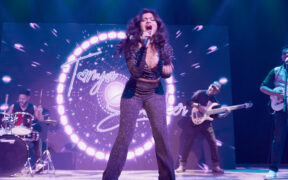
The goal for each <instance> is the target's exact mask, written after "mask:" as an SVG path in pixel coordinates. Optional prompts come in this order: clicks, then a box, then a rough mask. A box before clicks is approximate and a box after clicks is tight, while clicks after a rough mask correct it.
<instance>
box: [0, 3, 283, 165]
mask: <svg viewBox="0 0 288 180" xmlns="http://www.w3.org/2000/svg"><path fill="white" fill-rule="evenodd" d="M144 7H147V8H153V9H155V10H156V11H157V12H158V13H159V14H160V16H161V17H162V18H163V20H164V21H165V23H167V24H169V25H180V26H179V28H176V27H177V26H171V27H170V29H169V31H170V34H171V35H170V39H171V43H173V44H174V43H176V42H175V41H174V40H176V41H179V42H180V40H179V39H176V38H175V37H176V34H175V33H176V32H177V31H178V30H179V29H180V30H181V31H183V32H184V30H185V32H186V31H187V32H193V33H191V36H190V35H189V36H188V35H187V33H184V35H185V39H186V38H188V37H191V39H189V42H185V41H183V42H181V43H183V45H184V46H183V45H182V46H179V47H178V46H177V44H175V45H176V46H174V48H175V49H176V59H175V68H176V72H175V79H176V80H177V83H175V86H176V97H177V91H179V92H184V96H183V97H182V96H180V97H177V98H176V102H175V104H178V103H179V102H184V100H185V99H186V98H188V97H189V96H190V95H191V94H190V93H192V91H194V90H195V89H196V88H205V87H206V86H207V84H208V83H210V82H211V81H213V80H215V79H218V78H220V76H225V77H227V78H228V83H227V85H225V86H224V88H223V90H224V91H226V92H222V94H221V95H219V100H221V101H223V103H227V104H232V103H233V104H240V103H243V102H246V101H249V100H251V101H252V102H253V103H254V106H253V108H252V109H250V110H247V111H242V110H241V111H235V112H234V113H233V119H232V116H229V118H227V119H225V120H220V121H218V122H217V123H216V122H215V126H216V127H215V128H216V129H217V136H218V137H219V139H220V140H221V138H222V137H221V132H222V131H223V130H222V129H218V127H217V126H218V124H222V123H225V125H226V123H231V124H229V127H231V128H232V126H234V135H235V138H234V140H235V153H236V154H235V155H236V164H237V165H238V166H240V165H242V164H245V165H253V164H257V165H259V164H261V165H263V164H264V165H265V164H267V162H268V158H269V152H270V143H271V137H272V117H271V116H270V115H269V114H268V113H267V111H266V109H267V108H266V104H267V101H268V97H266V96H265V95H263V94H261V93H260V91H259V86H260V84H261V82H262V80H263V79H264V77H265V76H266V75H267V73H268V72H269V71H270V69H272V68H273V67H275V66H277V65H279V64H280V55H281V48H282V47H283V46H284V45H287V44H288V42H287V40H288V39H287V32H288V19H287V17H288V14H287V12H288V11H287V7H288V2H287V1H286V0H278V1H266V0H183V1H176V0H149V1H130V0H122V1H121V0H109V1H94V0H90V1H85V2H83V1H80V0H79V1H78V0H76V1H65V0H63V1H57V0H52V1H40V0H39V1H29V0H2V1H0V12H1V13H0V21H1V26H2V28H0V36H1V37H2V38H1V39H2V41H1V47H0V48H1V59H0V62H1V66H0V68H1V78H2V75H4V74H10V72H13V73H11V74H10V75H11V76H12V78H13V79H12V81H11V83H10V84H4V83H3V82H1V84H0V86H1V90H0V91H1V94H0V95H1V97H0V100H1V102H3V101H4V98H5V97H4V96H5V93H7V92H8V93H9V94H10V98H9V103H12V102H13V101H14V100H15V98H16V97H15V96H16V92H17V89H18V88H19V86H18V85H22V86H27V87H29V88H31V89H32V91H33V94H34V95H33V98H32V102H34V103H36V104H37V102H38V101H39V98H38V97H39V89H40V87H37V86H43V87H45V88H43V89H44V90H45V93H44V99H43V105H45V106H47V107H49V108H51V113H52V114H53V115H51V116H52V118H55V119H57V118H58V115H57V111H56V100H55V98H56V97H55V96H56V90H55V89H56V85H57V79H58V76H59V73H60V68H59V66H60V65H61V64H62V63H64V62H65V59H66V58H67V55H68V54H69V53H71V52H72V50H73V49H74V48H75V47H76V43H79V44H80V43H82V42H83V40H84V39H86V38H88V35H87V34H88V33H89V34H90V35H92V34H97V32H96V31H97V28H99V27H97V28H96V25H95V24H126V23H127V21H128V20H129V19H130V18H132V17H134V16H135V15H136V14H137V13H139V12H140V10H141V9H142V8H144ZM30 22H36V23H38V24H41V26H40V27H41V28H40V29H39V30H35V29H32V28H31V27H29V26H27V23H30ZM19 23H23V24H22V25H21V24H19ZM49 23H50V24H49ZM51 23H52V24H53V27H51V26H50V25H52V24H51ZM67 23H73V24H67ZM25 24H26V25H25ZM77 24H78V25H77ZM81 24H82V25H81ZM84 24H91V25H87V26H86V25H85V28H83V27H84ZM9 25H11V26H12V25H13V26H19V27H20V26H21V28H18V29H16V28H13V29H12V30H13V31H11V32H10V31H9V32H6V33H5V28H8V27H9ZM183 25H185V26H187V27H185V26H183ZM196 25H204V28H203V30H202V31H200V33H204V32H205V35H203V36H198V34H197V33H196V31H192V30H193V28H195V27H196ZM64 26H66V28H68V26H75V27H74V28H72V29H73V30H69V31H68V29H66V31H65V33H63V32H61V31H62V29H61V28H65V27H64ZM89 26H90V27H91V28H92V31H91V30H88V27H89ZM213 26H217V27H215V28H216V29H217V28H220V29H221V30H220V32H221V33H224V35H223V34H219V35H218V34H216V31H215V29H214V27H213ZM22 27H24V28H23V29H22ZM44 27H46V28H48V29H45V28H44ZM59 27H61V28H59ZM121 27H122V26H121ZM180 27H181V28H180ZM205 27H207V28H206V29H205ZM224 27H225V28H224ZM53 28H55V29H56V30H57V35H58V36H57V37H56V36H55V35H53V32H52V31H53ZM77 28H80V29H77ZM82 28H83V29H87V32H84V33H83V32H82V30H83V29H82ZM94 28H96V29H94ZM119 28H120V27H119ZM173 28H176V30H175V29H173ZM186 28H188V29H189V28H190V29H189V30H186ZM210 28H212V29H210ZM223 28H224V29H223ZM25 29H26V30H27V31H31V33H30V34H29V33H28V32H27V31H26V30H25ZM208 29H209V31H206V30H208ZM6 30H8V29H6ZM210 30H211V31H210ZM43 31H46V33H44V32H43ZM101 31H102V30H101ZM226 31H228V37H227V36H226V35H227V34H226V33H227V32H226ZM13 32H14V33H15V39H14V37H13V35H12V33H13ZM39 32H41V33H42V32H43V34H41V35H40V34H39ZM73 32H78V35H75V34H73ZM208 32H210V33H211V34H210V33H208ZM220 32H219V33H220ZM9 33H11V34H10V39H9V40H10V41H11V42H9V41H8V40H6V41H7V42H3V41H5V38H8V34H9ZM21 33H24V34H23V35H21ZM26 33H28V35H29V36H27V37H26V36H25V35H27V34H26ZM54 33H56V32H54ZM194 33H196V34H197V35H196V34H195V35H193V34H194ZM16 35H17V36H18V37H17V38H16ZM42 35H43V36H42ZM84 36H86V38H85V37H84ZM183 37H184V36H183ZM18 38H20V39H23V41H24V40H25V41H26V43H25V44H23V45H24V50H25V52H21V51H18V50H15V48H13V43H19V44H21V43H22V42H17V40H18ZM28 38H30V39H31V43H30V41H29V39H28ZM66 38H68V39H71V40H73V41H71V44H68V43H67V42H66ZM77 38H78V39H77ZM179 38H181V36H180V37H179ZM61 39H62V40H61ZM228 39H229V40H228ZM13 40H15V41H14V42H13ZM55 40H56V41H55ZM212 40H217V43H219V44H214V42H212ZM220 40H223V41H220ZM34 41H36V42H37V43H36V44H33V43H32V42H34ZM45 42H46V43H47V44H48V46H46V45H45V44H43V43H45ZM55 42H61V43H57V44H56V43H55ZM186 43H189V45H190V46H189V48H190V47H191V48H192V47H193V46H192V45H194V47H193V49H191V50H192V53H191V55H197V59H193V58H191V59H189V58H190V56H189V55H188V54H187V51H186V50H188V49H187V48H184V47H185V44H186ZM201 43H203V44H201ZM206 43H207V44H206ZM227 43H228V44H227ZM226 44H227V46H225V45H226ZM212 45H217V46H218V47H219V49H218V51H216V52H214V53H212V54H209V55H207V54H206V50H207V48H208V47H209V46H212ZM53 46H55V47H53ZM7 49H8V50H9V51H12V50H13V51H15V52H14V53H12V52H10V55H11V56H10V55H9V59H3V58H2V57H3V56H5V53H3V52H5V51H7ZM40 49H43V51H44V52H41V51H40ZM52 49H54V50H55V49H56V51H52V52H51V50H52ZM177 49H178V50H177ZM189 50H190V49H189ZM177 51H179V52H181V53H180V54H177ZM188 52H189V51H188ZM224 52H225V54H222V53H224ZM33 53H36V54H37V55H36V54H33ZM228 54H230V58H229V57H228ZM58 55H59V56H58ZM203 55H204V56H203ZM181 56H184V57H181ZM12 57H14V58H12ZM18 57H21V58H23V59H22V60H21V61H20V60H18ZM24 57H26V58H24ZM57 57H58V59H57ZM191 57H192V56H191ZM182 58H183V59H182ZM206 58H207V59H206ZM210 58H211V59H210ZM222 58H223V59H222ZM200 59H201V61H200ZM198 60H199V61H200V68H198V69H195V68H192V67H191V65H192V64H193V63H197V62H198ZM210 60H212V61H210ZM215 60H216V61H215ZM229 60H230V62H229ZM33 61H35V62H40V61H41V63H40V65H37V63H36V64H35V63H34V65H35V66H36V67H34V66H31V64H33ZM224 61H225V62H226V61H227V62H226V63H225V64H223V63H222V62H224ZM14 62H17V64H14ZM179 62H181V63H179ZM184 62H186V63H187V64H185V63H184ZM204 62H210V63H212V64H206V65H205V63H204ZM216 62H217V63H216ZM220 62H221V63H220ZM213 63H216V64H213ZM4 64H5V65H4ZM3 66H4V67H3ZM226 66H227V67H226ZM8 67H11V68H12V67H14V69H13V70H12V69H11V71H10V70H9V68H8ZM212 67H213V68H215V69H217V71H215V72H216V74H215V75H214V74H213V75H212V74H211V76H209V75H207V73H208V72H210V70H211V68H212ZM218 68H219V69H220V70H222V68H223V69H225V71H218ZM187 69H188V70H189V71H188V70H187ZM229 69H230V70H229ZM8 70H9V72H7V71H8ZM4 72H5V73H4ZM21 72H23V73H21ZM229 72H231V78H230V77H229ZM17 73H21V76H19V75H17V76H16V74H17ZM26 73H28V74H33V73H34V74H37V76H30V79H29V80H30V81H26V76H25V74H26ZM194 73H196V74H194ZM198 73H199V74H205V76H204V77H203V78H204V80H203V81H200V80H199V81H198V80H196V79H193V78H194V77H195V78H196V77H198V76H199V74H198ZM14 74H15V75H14ZM186 78H187V79H189V80H192V79H193V81H194V80H195V82H196V81H197V82H199V83H197V84H192V83H191V85H189V84H188V83H187V82H185V84H184V82H181V80H182V81H183V80H185V79H186ZM16 81H17V82H16ZM24 82H25V83H27V84H24ZM189 82H190V81H189ZM181 83H182V85H181ZM52 84H54V85H52ZM52 86H53V87H52ZM46 87H47V89H46ZM48 87H49V88H48ZM231 88H232V99H231V96H230V95H229V94H227V93H229V92H230V89H231ZM48 91H49V92H48ZM37 95H38V97H37ZM76 95H77V94H76ZM226 95H227V96H226ZM51 99H52V100H51ZM231 100H232V101H231ZM95 102H96V101H95ZM77 105H78V104H77ZM179 118H180V117H178V116H175V117H173V120H172V121H171V125H170V126H169V129H170V134H171V142H175V144H172V146H173V153H174V155H176V149H177V148H176V147H175V146H177V142H178V139H177V137H178V136H179V129H177V127H176V122H177V120H179ZM58 120H59V119H58ZM233 124H234V125H233ZM230 125H231V126H230ZM57 128H58V129H57ZM229 131H232V129H230V130H229ZM224 132H225V131H224ZM58 133H60V134H58ZM61 133H62V134H61ZM50 136H52V138H58V139H60V138H61V140H59V141H58V142H59V143H60V144H61V143H62V144H61V145H60V146H55V147H54V149H55V151H57V152H61V151H64V150H65V149H62V148H60V147H64V146H65V144H66V143H67V142H70V140H69V139H68V138H67V136H66V135H65V134H64V130H63V128H62V127H61V126H60V127H54V131H52V132H51V134H50ZM231 138H232V139H233V137H231ZM224 142H225V141H224ZM232 144H233V140H231V145H232ZM174 145H175V146H174ZM67 148H68V149H69V148H70V149H71V147H69V146H67ZM72 149H73V146H72ZM220 149H222V148H220ZM73 150H75V149H73ZM150 152H152V151H150ZM146 154H150V153H145V155H146ZM287 155H288V153H287V151H285V154H284V158H283V162H284V163H287V157H288V156H287ZM66 156H67V158H68V156H69V155H67V154H66ZM79 156H80V157H81V158H80V159H81V161H83V164H86V162H85V163H84V161H85V159H86V161H90V160H88V159H91V157H88V156H86V155H85V154H83V153H79ZM60 157H63V156H60ZM142 157H143V156H142ZM150 157H151V158H154V156H153V155H151V156H150ZM191 157H193V155H192V156H191ZM220 157H221V158H225V155H223V154H222V153H221V152H220ZM151 158H149V159H151ZM175 158H176V157H175ZM138 159H139V158H138ZM232 159H234V158H232ZM221 160H222V162H225V161H223V159H221ZM137 161H138V160H137ZM152 161H154V160H152ZM201 161H203V159H201V160H200V162H201ZM190 162H191V163H192V161H190ZM231 162H232V163H233V162H234V160H232V161H231ZM100 164H102V163H100ZM129 164H132V165H133V163H127V166H126V167H128V168H130V167H131V166H132V165H131V166H130V165H129ZM146 166H149V168H150V167H153V166H154V167H153V168H155V163H150V164H149V162H148V163H147V164H146ZM191 166H192V165H191ZM79 167H83V165H79ZM95 167H96V166H95ZM99 167H101V168H102V167H103V165H99Z"/></svg>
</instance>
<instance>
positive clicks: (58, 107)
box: [0, 23, 235, 169]
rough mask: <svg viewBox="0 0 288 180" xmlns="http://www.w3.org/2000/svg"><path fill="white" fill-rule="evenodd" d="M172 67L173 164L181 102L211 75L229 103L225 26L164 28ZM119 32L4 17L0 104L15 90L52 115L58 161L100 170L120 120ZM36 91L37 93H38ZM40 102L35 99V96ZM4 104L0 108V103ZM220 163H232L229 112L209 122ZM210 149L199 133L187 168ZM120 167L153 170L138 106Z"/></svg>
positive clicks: (198, 164)
mask: <svg viewBox="0 0 288 180" xmlns="http://www.w3.org/2000/svg"><path fill="white" fill-rule="evenodd" d="M168 31H169V37H170V43H171V45H172V46H173V48H174V54H175V58H174V59H173V63H174V66H175V71H174V74H173V76H172V77H171V78H169V79H167V80H163V83H164V84H165V85H166V88H165V91H166V100H167V120H168V126H169V135H170V143H171V148H172V153H173V156H174V159H175V164H177V161H176V160H177V152H178V144H179V136H180V132H181V129H180V128H179V127H178V125H177V122H178V121H179V120H180V119H181V118H182V117H183V116H184V115H185V114H186V113H187V111H186V110H187V107H185V103H186V101H187V100H188V99H189V98H190V96H191V95H192V94H193V92H194V91H196V90H198V89H205V88H207V87H208V86H209V84H210V83H212V82H213V81H214V80H221V81H222V82H223V83H225V82H227V83H226V84H225V85H224V86H223V88H222V92H221V93H220V94H219V95H218V96H217V99H218V100H219V101H220V102H221V103H224V104H227V105H230V104H231V83H230V64H229V40H228V32H227V29H226V28H225V27H221V26H204V27H203V26H168ZM122 38H125V25H94V24H44V23H30V24H28V23H27V24H20V23H5V24H3V30H2V41H1V56H0V58H1V59H0V76H1V89H0V102H1V104H4V103H5V95H9V98H8V104H9V105H10V104H12V103H14V102H16V101H17V93H18V91H19V89H21V88H28V89H30V90H31V93H32V96H31V102H32V103H33V104H35V105H39V103H41V104H42V106H43V107H44V108H46V109H48V110H49V112H50V118H51V119H54V120H57V121H58V122H59V123H58V124H57V125H52V126H50V127H49V130H48V137H49V148H50V150H51V151H52V153H53V157H54V162H55V164H56V167H59V168H72V169H74V168H75V169H104V167H105V165H106V161H107V158H108V156H109V152H110V149H111V147H112V145H113V142H114V140H115V137H116V135H117V131H118V125H119V104H120V103H119V102H120V98H121V93H122V91H123V88H124V86H125V82H126V81H127V80H128V78H129V72H128V69H127V67H126V64H125V60H124V58H123V56H120V57H114V53H115V50H116V46H117V44H118V43H119V41H120V40H121V39H122ZM41 92H42V99H41V100H40V94H41ZM40 101H41V102H40ZM2 107H3V106H2ZM214 128H215V133H216V137H217V139H218V145H219V156H220V161H221V164H222V165H223V166H224V168H232V167H234V163H235V158H234V150H235V148H234V135H233V119H232V115H230V116H229V117H227V118H225V119H219V120H216V121H215V122H214ZM210 163H211V162H210V152H209V148H208V145H207V143H206V141H205V140H203V137H201V136H199V137H198V138H197V140H196V141H195V144H194V146H193V152H192V153H191V155H190V158H189V167H191V168H205V167H206V164H208V165H210ZM125 168H126V169H156V168H157V166H156V158H155V153H154V141H153V138H152V133H151V128H150V125H149V121H148V119H147V116H146V113H145V111H144V110H142V111H140V112H139V116H138V118H137V125H136V129H135V134H134V138H133V140H132V142H131V145H130V147H129V153H128V159H127V163H126V166H125Z"/></svg>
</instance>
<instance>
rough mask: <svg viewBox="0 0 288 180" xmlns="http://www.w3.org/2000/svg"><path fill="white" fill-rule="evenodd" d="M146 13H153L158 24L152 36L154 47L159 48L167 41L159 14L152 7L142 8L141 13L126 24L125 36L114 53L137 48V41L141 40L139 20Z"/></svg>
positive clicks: (165, 30) (164, 27)
mask: <svg viewBox="0 0 288 180" xmlns="http://www.w3.org/2000/svg"><path fill="white" fill-rule="evenodd" d="M146 13H151V14H153V16H154V18H155V20H156V22H157V26H158V28H157V31H156V32H155V34H154V35H153V36H152V40H151V45H152V46H153V47H154V48H156V49H160V48H161V47H163V46H164V44H165V43H166V42H167V41H168V35H167V29H166V26H165V24H164V22H163V21H162V19H161V18H160V16H159V15H158V14H157V13H156V12H155V11H154V10H152V9H143V10H142V11H141V13H140V14H138V15H137V16H136V17H134V18H133V19H132V20H131V21H130V23H129V24H128V25H127V32H126V37H127V38H126V39H123V40H122V41H121V42H120V43H119V45H118V50H117V52H116V54H118V55H119V54H120V53H122V52H123V51H125V52H127V51H134V50H135V49H137V48H138V43H139V42H141V39H140V37H141V35H142V31H141V28H140V22H141V20H142V15H143V14H146Z"/></svg>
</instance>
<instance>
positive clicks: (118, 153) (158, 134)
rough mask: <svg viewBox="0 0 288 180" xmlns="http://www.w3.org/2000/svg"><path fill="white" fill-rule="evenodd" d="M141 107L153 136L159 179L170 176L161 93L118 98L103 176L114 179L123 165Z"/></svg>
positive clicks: (164, 107)
mask: <svg viewBox="0 0 288 180" xmlns="http://www.w3.org/2000/svg"><path fill="white" fill-rule="evenodd" d="M142 108H144V109H145V110H146V112H147V116H148V118H149V121H150V124H151V127H152V134H153V137H154V140H155V148H156V157H157V164H158V170H159V180H174V179H175V174H174V167H173V159H172V156H171V153H170V149H169V143H168V133H167V124H166V104H165V96H164V95H158V94H155V93H150V94H148V95H139V94H138V95H137V93H136V95H134V96H133V97H132V98H122V99H121V104H120V127H119V132H118V135H117V138H116V141H115V143H114V145H113V148H112V150H111V153H110V157H109V161H108V164H107V167H106V170H105V171H104V174H103V180H117V179H118V178H119V176H120V174H121V171H122V169H123V167H124V164H125V161H126V157H127V153H128V146H129V144H130V142H131V140H132V138H133V133H134V130H135V125H136V119H137V117H138V114H139V111H140V110H141V109H142Z"/></svg>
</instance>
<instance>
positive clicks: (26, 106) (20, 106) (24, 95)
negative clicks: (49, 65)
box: [8, 89, 44, 165]
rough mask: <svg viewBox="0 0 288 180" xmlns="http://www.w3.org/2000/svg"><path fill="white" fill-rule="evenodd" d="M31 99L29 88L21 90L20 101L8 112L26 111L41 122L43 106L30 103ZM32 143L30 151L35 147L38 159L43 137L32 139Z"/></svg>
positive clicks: (36, 158)
mask: <svg viewBox="0 0 288 180" xmlns="http://www.w3.org/2000/svg"><path fill="white" fill-rule="evenodd" d="M29 100H30V91H29V90H28V89H22V90H20V91H19V94H18V102H17V103H15V104H12V105H11V106H10V108H9V111H8V113H9V114H12V113H16V112H25V113H29V114H31V115H33V116H34V117H35V118H36V119H38V120H39V121H40V122H41V121H44V117H43V115H42V112H43V108H42V107H41V105H40V106H38V107H36V106H35V105H33V104H31V103H29ZM31 123H32V122H31ZM31 143H32V144H33V145H34V148H33V147H32V145H31ZM31 143H30V144H29V151H30V152H31V151H32V150H33V149H34V154H35V160H38V159H39V158H40V157H41V155H42V142H41V138H38V139H37V140H35V141H32V142H31ZM30 154H31V153H30ZM35 162H36V161H34V162H32V165H33V164H34V163H35Z"/></svg>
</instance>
